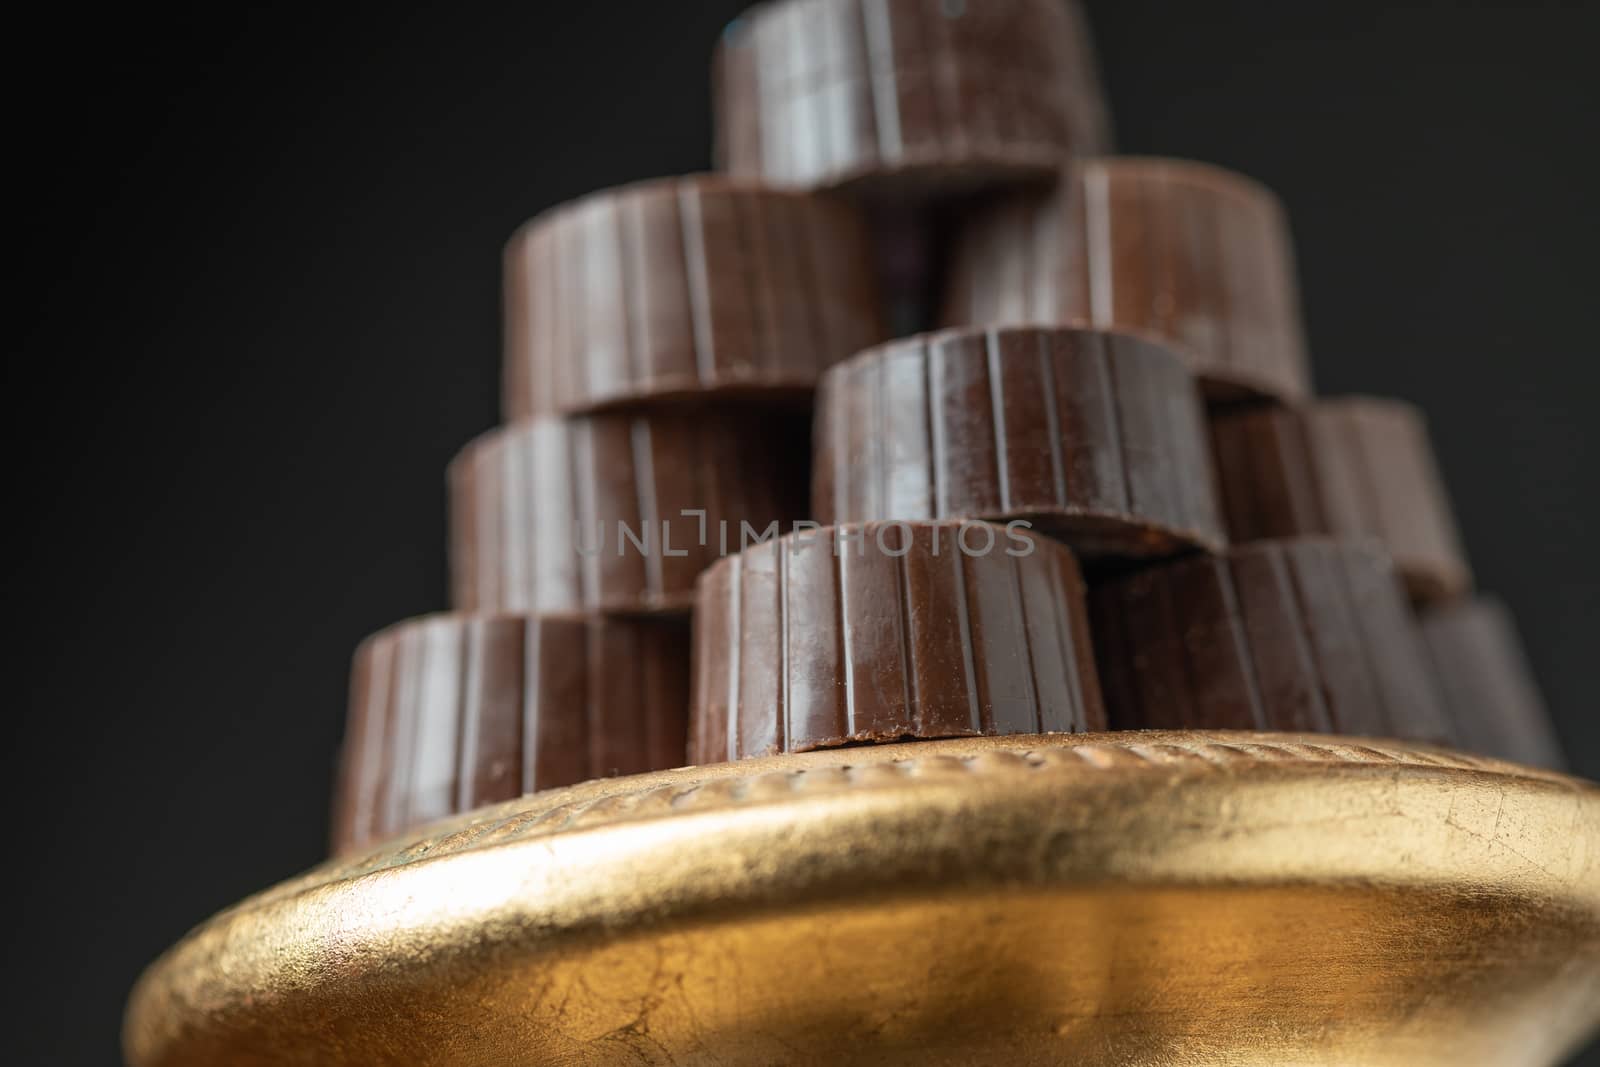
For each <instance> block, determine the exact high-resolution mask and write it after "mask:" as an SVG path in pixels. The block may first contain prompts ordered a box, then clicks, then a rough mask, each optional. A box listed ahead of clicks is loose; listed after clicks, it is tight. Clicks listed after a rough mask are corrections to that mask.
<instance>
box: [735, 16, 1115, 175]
mask: <svg viewBox="0 0 1600 1067" xmlns="http://www.w3.org/2000/svg"><path fill="white" fill-rule="evenodd" d="M714 77H715V82H716V89H715V103H716V119H717V158H718V161H719V165H720V167H721V168H722V169H724V170H727V171H730V172H732V173H734V174H742V175H752V176H759V177H761V178H763V179H765V180H767V181H771V182H776V183H780V184H785V185H793V186H800V187H805V188H834V189H837V188H850V189H852V190H865V191H868V192H871V193H875V194H879V195H888V196H894V197H900V196H906V195H918V194H921V193H925V192H929V191H949V190H950V189H952V188H970V187H972V186H983V185H989V184H994V183H997V182H1014V181H1018V180H1024V181H1026V180H1034V181H1037V180H1040V179H1042V178H1046V177H1048V176H1049V175H1050V174H1051V173H1052V172H1053V171H1054V170H1055V169H1056V168H1057V167H1058V166H1059V165H1060V161H1061V160H1062V159H1063V158H1064V157H1066V156H1068V155H1070V154H1074V153H1077V154H1097V153H1101V152H1105V151H1108V150H1109V148H1110V135H1109V132H1108V121H1107V118H1106V109H1105V103H1104V100H1103V99H1102V94H1101V90H1100V84H1099V76H1098V73H1097V71H1096V69H1095V62H1094V56H1093V53H1092V50H1091V48H1090V43H1089V35H1088V32H1087V29H1086V28H1085V25H1084V19H1083V15H1082V12H1081V10H1080V9H1079V7H1078V5H1077V4H1076V3H1066V2H1063V0H981V2H980V0H785V2H779V3H769V4H762V5H759V6H757V7H754V8H752V9H751V10H750V11H749V12H747V13H746V14H745V15H744V16H743V17H741V18H740V19H738V20H737V21H736V22H734V23H733V24H732V25H730V26H729V27H728V29H727V30H726V32H724V34H723V37H722V41H721V43H720V44H719V46H718V48H717V55H716V61H715V71H714Z"/></svg>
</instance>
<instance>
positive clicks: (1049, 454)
mask: <svg viewBox="0 0 1600 1067" xmlns="http://www.w3.org/2000/svg"><path fill="white" fill-rule="evenodd" d="M816 448H817V458H816V464H815V466H814V469H813V482H812V497H811V507H812V513H813V514H814V515H815V516H816V517H817V518H818V520H819V521H821V522H824V523H835V522H860V521H866V520H877V519H950V518H985V519H997V520H1001V521H1005V520H1010V519H1021V520H1025V521H1027V522H1029V523H1030V524H1031V525H1033V526H1035V527H1037V528H1039V529H1040V530H1041V531H1042V532H1045V533H1048V534H1050V535H1052V536H1055V537H1058V538H1060V539H1061V540H1063V541H1065V542H1066V543H1067V544H1068V545H1070V546H1071V547H1072V548H1073V549H1074V550H1075V551H1077V552H1078V553H1080V554H1082V555H1086V556H1088V555H1095V556H1122V557H1142V556H1158V555H1166V554H1171V553H1173V552H1177V551H1180V550H1183V549H1189V548H1195V547H1200V548H1208V549H1216V548H1220V547H1221V546H1222V544H1223V543H1224V541H1225V537H1224V534H1223V529H1222V519H1221V517H1220V510H1219V508H1218V506H1217V502H1216V489H1215V482H1214V478H1213V475H1212V471H1211V462H1210V458H1209V456H1208V454H1207V443H1206V431H1205V416H1204V413H1203V411H1202V408H1201V403H1200V394H1199V391H1198V389H1197V388H1196V387H1195V382H1194V378H1193V376H1192V375H1191V374H1190V373H1189V371H1188V369H1187V368H1186V367H1185V365H1184V363H1183V361H1182V360H1181V359H1180V358H1179V357H1177V356H1176V355H1174V354H1173V353H1172V351H1171V350H1170V348H1167V347H1166V346H1163V345H1159V344H1156V343H1154V342H1152V341H1149V340H1145V339H1143V338H1140V337H1135V336H1131V335H1127V334H1116V333H1107V332H1105V331H1100V330H1090V329H1077V328H1060V329H1057V328H1046V327H1006V328H999V329H991V330H981V329H967V330H952V331H946V332H942V333H934V334H924V335H922V336H919V337H912V338H908V339H905V340H902V341H891V342H889V343H888V344H885V345H880V346H878V347H877V348H872V349H868V350H867V351H865V352H863V353H861V354H860V355H857V356H855V357H853V358H851V359H848V360H846V361H845V362H843V363H840V364H838V365H837V366H835V367H833V368H832V369H830V370H829V371H828V372H827V373H826V374H825V375H823V379H822V385H821V388H820V391H819V393H818V408H817V432H816Z"/></svg>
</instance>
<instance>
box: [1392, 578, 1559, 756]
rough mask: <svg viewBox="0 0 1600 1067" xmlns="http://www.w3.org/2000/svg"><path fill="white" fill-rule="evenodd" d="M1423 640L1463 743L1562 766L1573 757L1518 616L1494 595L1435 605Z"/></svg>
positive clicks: (1425, 616) (1424, 617) (1424, 618)
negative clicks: (1536, 676)
mask: <svg viewBox="0 0 1600 1067" xmlns="http://www.w3.org/2000/svg"><path fill="white" fill-rule="evenodd" d="M1421 625H1422V640H1423V644H1424V645H1425V646H1426V647H1427V650H1428V654H1429V657H1430V659H1431V660H1432V662H1433V668H1434V673H1435V675H1436V676H1437V677H1438V679H1439V689H1440V692H1441V693H1443V695H1444V706H1445V711H1446V712H1447V713H1448V714H1449V716H1450V722H1451V725H1452V726H1453V727H1454V728H1455V731H1456V737H1457V741H1458V743H1459V745H1460V747H1461V748H1462V749H1463V750H1464V751H1467V752H1476V753H1478V754H1479V755H1483V756H1494V757H1496V758H1498V759H1508V760H1514V761H1516V762H1517V763H1526V764H1530V765H1532V766H1535V767H1548V768H1550V769H1551V770H1561V769H1562V768H1563V767H1564V766H1565V765H1566V761H1565V759H1563V757H1562V755H1561V742H1560V741H1558V740H1557V739H1556V733H1555V727H1554V725H1553V724H1552V723H1551V721H1550V713H1549V712H1548V711H1546V710H1545V706H1544V700H1543V698H1541V697H1540V695H1539V687H1538V686H1537V685H1536V684H1534V680H1533V672H1532V671H1531V670H1529V669H1528V658H1527V656H1526V655H1525V654H1524V653H1523V651H1522V642H1521V641H1520V640H1519V639H1518V637H1517V630H1516V626H1515V625H1514V624H1513V622H1512V619H1511V613H1510V612H1509V611H1507V610H1506V607H1505V605H1504V604H1502V603H1500V601H1498V600H1496V599H1493V598H1491V597H1483V596H1477V597H1468V598H1465V599H1462V600H1455V601H1451V602H1450V603H1448V604H1440V605H1437V606H1434V607H1430V608H1427V609H1426V610H1424V611H1423V612H1422V614H1421Z"/></svg>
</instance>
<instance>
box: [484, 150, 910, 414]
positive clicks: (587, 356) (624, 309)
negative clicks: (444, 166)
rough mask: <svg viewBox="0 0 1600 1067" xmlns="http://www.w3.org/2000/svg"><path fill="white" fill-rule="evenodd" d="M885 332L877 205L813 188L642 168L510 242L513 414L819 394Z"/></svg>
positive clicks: (506, 396) (508, 365)
mask: <svg viewBox="0 0 1600 1067" xmlns="http://www.w3.org/2000/svg"><path fill="white" fill-rule="evenodd" d="M882 337H883V327H882V321H881V311H880V308H879V303H878V297H877V294H876V292H875V284H874V278H873V274H872V265H871V258H870V251H869V245H868V241H867V236H866V230H865V227H864V225H863V223H862V220H861V219H860V217H859V216H858V215H857V214H856V213H855V211H854V209H852V208H851V207H849V206H847V205H844V204H839V203H833V202H830V201H827V200H823V199H819V198H814V197H811V196H808V195H805V194H802V193H790V192H780V191H777V190H773V189H767V188H764V187H762V186H760V185H758V184H755V183H751V182H741V181H736V180H732V179H729V178H724V177H717V176H693V177H686V178H672V179H660V180H656V181H649V182H641V183H639V184H636V185H629V186H624V187H622V188H620V189H612V190H606V191H603V192H598V193H594V194H592V195H590V196H586V197H584V198H583V199H581V200H576V201H573V202H571V203H568V204H563V205H561V206H559V207H555V208H552V209H551V210H549V211H547V212H545V213H544V214H542V215H540V216H538V217H537V218H535V219H533V220H532V221H531V222H529V223H528V224H527V225H525V226H523V227H522V229H520V230H518V231H517V233H516V234H515V235H514V236H513V237H512V238H511V240H510V242H509V243H508V244H507V245H506V251H505V346H506V347H505V381H504V392H503V395H502V406H503V408H504V410H505V414H506V416H507V418H512V419H514V418H518V417H521V416H524V415H531V414H540V413H549V412H568V413H570V412H581V411H588V410H594V409H599V408H606V407H618V406H624V405H635V406H636V405H640V404H645V403H660V402H663V401H667V400H683V399H696V398H704V397H706V396H707V395H708V394H715V395H717V396H719V397H722V398H724V399H726V398H729V397H734V396H743V397H746V398H749V397H756V398H769V399H770V398H775V397H784V396H791V397H799V398H801V399H804V398H807V397H809V395H810V391H811V389H812V388H813V387H814V386H815V385H816V380H817V375H818V374H820V373H821V371H822V370H823V368H825V367H827V366H829V365H830V364H832V363H834V362H836V361H837V360H840V359H843V358H844V357H845V356H848V355H850V354H851V353H852V352H855V351H857V350H859V349H861V348H864V347H866V346H867V345H870V344H873V343H875V342H877V341H879V340H881V339H882Z"/></svg>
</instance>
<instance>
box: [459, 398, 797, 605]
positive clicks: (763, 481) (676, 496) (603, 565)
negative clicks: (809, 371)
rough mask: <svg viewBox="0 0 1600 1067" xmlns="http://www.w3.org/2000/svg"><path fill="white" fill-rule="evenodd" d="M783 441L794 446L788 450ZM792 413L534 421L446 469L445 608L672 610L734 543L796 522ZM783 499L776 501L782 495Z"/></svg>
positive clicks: (507, 429)
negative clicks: (745, 534)
mask: <svg viewBox="0 0 1600 1067" xmlns="http://www.w3.org/2000/svg"><path fill="white" fill-rule="evenodd" d="M795 439H798V443H797V442H796V440H795ZM803 441H804V426H803V424H802V421H801V418H800V416H790V415H786V414H781V413H768V414H766V415H763V416H761V417H754V416H746V415H742V414H738V413H733V414H704V413H668V414H658V415H648V416H647V415H636V416H629V415H622V414H602V415H593V416H582V417H577V416H574V417H566V418H559V417H541V418H533V419H527V420H522V421H519V422H516V423H512V424H510V425H507V426H502V427H499V428H497V429H494V430H491V431H489V432H488V433H486V434H484V435H482V436H480V437H479V438H477V439H476V440H474V441H473V442H471V443H469V444H468V445H467V446H466V447H465V448H464V449H463V450H462V451H461V453H460V454H459V455H458V456H457V457H456V458H455V460H454V461H453V462H452V463H451V465H450V469H449V473H448V479H447V480H448V483H449V491H450V513H451V523H450V565H451V566H450V569H451V591H452V604H453V606H454V607H455V608H456V609H458V610H463V611H542V612H548V611H579V610H607V611H620V612H686V611H687V610H688V609H689V607H690V605H691V603H692V601H693V597H694V581H695V578H696V576H697V575H698V574H699V573H700V571H701V570H703V569H704V568H705V567H707V566H709V565H710V564H711V563H712V562H714V561H715V560H716V559H717V558H719V556H720V555H722V554H725V553H724V551H723V548H722V543H723V536H724V535H723V528H722V524H723V523H727V524H728V526H729V527H731V530H732V533H731V535H730V536H731V537H732V538H733V539H734V542H735V545H736V544H737V538H738V536H739V534H740V532H741V526H740V524H741V523H746V524H748V525H749V526H750V527H751V528H753V529H756V530H765V529H767V528H768V527H769V526H770V525H771V524H772V523H774V522H776V523H778V524H780V525H782V524H785V523H788V522H790V521H792V520H793V519H795V518H796V517H798V516H799V514H801V512H802V510H803V506H804V505H803V503H802V502H800V500H799V496H800V492H801V490H799V489H795V490H792V491H791V489H790V486H791V483H792V482H793V481H794V480H795V476H796V474H797V473H798V471H799V470H803V459H804V457H803V456H802V455H799V454H793V455H791V452H794V453H799V451H800V450H801V449H802V448H803ZM791 495H792V496H793V497H794V499H793V500H791V499H788V498H789V497H790V496H791Z"/></svg>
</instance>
